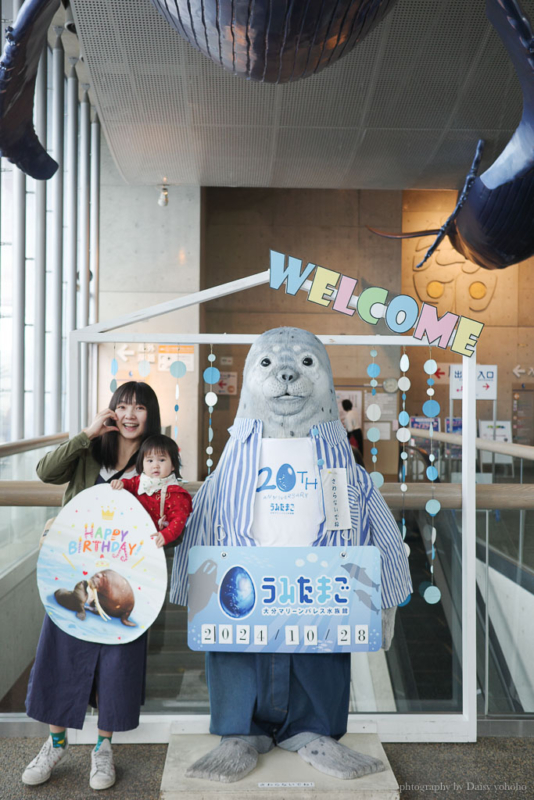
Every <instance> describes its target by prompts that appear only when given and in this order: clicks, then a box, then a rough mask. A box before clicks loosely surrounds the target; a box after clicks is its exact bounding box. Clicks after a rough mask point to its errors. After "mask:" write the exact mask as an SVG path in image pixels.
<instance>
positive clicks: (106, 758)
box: [89, 739, 115, 789]
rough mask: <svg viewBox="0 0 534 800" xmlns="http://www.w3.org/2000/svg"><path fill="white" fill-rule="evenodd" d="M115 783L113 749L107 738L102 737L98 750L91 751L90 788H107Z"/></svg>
mask: <svg viewBox="0 0 534 800" xmlns="http://www.w3.org/2000/svg"><path fill="white" fill-rule="evenodd" d="M114 783H115V765H114V764H113V750H112V749H111V744H110V742H109V739H104V741H103V742H102V744H101V745H100V747H99V748H98V750H93V752H92V753H91V777H90V779H89V786H90V787H91V789H109V787H110V786H113V784H114Z"/></svg>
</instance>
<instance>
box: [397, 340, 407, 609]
mask: <svg viewBox="0 0 534 800" xmlns="http://www.w3.org/2000/svg"><path fill="white" fill-rule="evenodd" d="M399 368H400V371H401V372H402V375H401V377H400V378H399V380H398V384H397V385H398V387H399V388H400V389H401V391H402V394H401V398H402V411H400V413H399V416H398V420H399V428H398V430H397V434H396V436H397V440H398V441H399V442H400V444H401V445H402V450H401V454H400V457H401V462H402V465H401V486H400V489H401V492H402V510H401V520H402V522H401V533H402V539H403V542H404V549H405V550H406V555H407V556H409V555H410V546H409V544H407V542H406V541H405V540H406V508H405V506H406V492H407V491H408V484H407V483H406V462H407V459H408V453H407V452H406V443H407V442H409V441H410V415H409V414H408V412H407V411H406V392H407V391H408V389H409V388H410V385H411V384H410V379H409V378H407V377H406V373H407V372H408V370H409V369H410V359H409V358H408V355H407V354H406V348H405V347H403V348H402V356H401V357H400V361H399ZM410 597H411V595H408V599H407V600H406V601H405V603H406V602H409V598H410Z"/></svg>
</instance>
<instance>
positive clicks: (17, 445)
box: [0, 433, 69, 458]
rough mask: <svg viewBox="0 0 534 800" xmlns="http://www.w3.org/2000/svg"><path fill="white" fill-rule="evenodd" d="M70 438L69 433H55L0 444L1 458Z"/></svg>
mask: <svg viewBox="0 0 534 800" xmlns="http://www.w3.org/2000/svg"><path fill="white" fill-rule="evenodd" d="M68 438H69V434H68V433H53V434H52V435H51V436H38V437H37V438H36V439H19V441H18V442H6V443H5V444H0V458H4V457H5V456H14V455H17V453H26V452H27V451H28V450H40V449H41V447H48V446H49V445H54V444H61V443H62V442H66V441H67V439H68Z"/></svg>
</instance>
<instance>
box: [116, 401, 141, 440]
mask: <svg viewBox="0 0 534 800" xmlns="http://www.w3.org/2000/svg"><path fill="white" fill-rule="evenodd" d="M115 413H116V415H117V427H118V429H119V434H120V435H121V436H124V438H125V439H130V440H132V439H139V438H140V437H141V436H143V434H144V432H145V428H146V420H147V410H146V407H145V406H142V405H140V404H139V403H137V402H136V400H135V398H132V400H131V401H130V402H126V401H122V402H120V403H118V405H117V407H116V408H115Z"/></svg>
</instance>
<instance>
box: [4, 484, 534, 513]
mask: <svg viewBox="0 0 534 800" xmlns="http://www.w3.org/2000/svg"><path fill="white" fill-rule="evenodd" d="M200 486H202V482H201V481H191V482H189V483H186V484H185V488H186V489H187V491H188V492H189V493H190V494H192V495H195V494H196V492H197V491H198V490H199V488H200ZM400 487H401V484H400V483H385V484H384V485H383V486H382V488H381V490H380V493H381V495H382V497H383V498H384V499H385V501H386V503H387V504H388V506H389V507H390V508H392V509H400V508H402V506H403V500H404V504H405V506H406V507H407V508H410V509H414V510H415V509H423V508H424V507H425V505H426V503H427V501H428V500H430V499H431V498H432V497H435V498H436V499H437V500H439V501H440V503H441V505H442V507H443V508H448V509H460V508H461V507H462V487H461V484H459V483H435V484H432V483H423V482H421V483H419V482H416V483H409V484H408V492H407V493H406V494H404V493H403V492H401V489H400ZM66 488H67V487H66V485H64V486H52V485H51V484H49V483H41V482H40V481H0V506H47V507H48V506H49V507H57V506H61V504H62V501H63V494H64V492H65V489H66ZM476 504H477V508H483V509H501V510H502V509H524V510H531V509H534V485H532V484H516V483H512V484H478V485H477V496H476Z"/></svg>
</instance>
